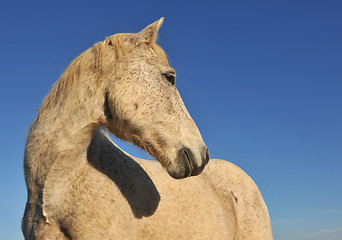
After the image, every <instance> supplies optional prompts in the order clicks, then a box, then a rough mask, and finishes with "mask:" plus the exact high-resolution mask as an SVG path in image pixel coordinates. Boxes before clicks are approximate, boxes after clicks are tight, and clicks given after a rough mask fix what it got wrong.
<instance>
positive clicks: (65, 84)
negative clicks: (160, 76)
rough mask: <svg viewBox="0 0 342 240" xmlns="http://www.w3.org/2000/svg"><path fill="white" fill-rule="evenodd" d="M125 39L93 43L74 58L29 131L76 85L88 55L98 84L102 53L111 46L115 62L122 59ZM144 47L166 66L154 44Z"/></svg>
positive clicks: (109, 38)
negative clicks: (93, 62)
mask: <svg viewBox="0 0 342 240" xmlns="http://www.w3.org/2000/svg"><path fill="white" fill-rule="evenodd" d="M126 38H127V34H122V33H121V34H115V35H112V36H110V37H107V38H106V39H105V40H104V41H102V42H98V43H95V44H94V45H93V46H92V47H91V48H89V49H88V50H86V51H84V52H83V53H82V54H80V55H79V56H78V57H76V58H75V59H74V60H73V61H72V62H71V63H70V65H69V66H68V67H67V68H66V69H65V71H64V72H63V74H62V75H61V77H60V78H59V79H58V80H57V81H56V82H55V83H54V84H53V86H52V89H51V91H50V93H49V94H48V95H47V96H46V97H45V98H44V100H43V102H42V105H41V107H40V109H39V110H38V115H37V117H36V119H35V121H33V123H32V124H31V126H30V128H29V131H28V132H30V131H31V129H32V127H33V125H34V123H35V122H37V120H38V119H39V117H40V115H41V114H42V113H44V112H45V110H46V109H48V108H50V107H51V106H54V105H56V104H57V103H58V101H59V99H64V98H65V97H66V96H67V95H68V93H69V92H70V91H71V89H72V88H73V87H74V86H75V84H76V83H77V81H78V79H79V76H80V73H81V69H82V68H83V67H84V66H85V65H86V64H88V62H87V61H86V59H87V57H88V56H89V54H93V56H94V58H95V64H94V65H93V68H94V69H93V70H94V72H95V78H96V83H97V84H98V83H99V82H100V80H101V75H102V61H103V58H104V51H105V47H106V46H107V45H113V46H114V47H115V50H116V55H117V56H116V58H117V60H118V59H120V58H121V57H123V56H124V55H125V54H126V52H127V48H126V47H125V44H124V43H125V40H126ZM145 46H146V47H148V48H150V49H152V51H153V52H154V53H155V54H156V56H157V57H158V59H160V60H161V61H162V62H163V63H164V64H168V63H169V62H168V58H167V55H166V53H165V52H164V50H163V49H162V48H161V47H160V46H159V45H158V44H157V43H156V42H152V43H149V44H145Z"/></svg>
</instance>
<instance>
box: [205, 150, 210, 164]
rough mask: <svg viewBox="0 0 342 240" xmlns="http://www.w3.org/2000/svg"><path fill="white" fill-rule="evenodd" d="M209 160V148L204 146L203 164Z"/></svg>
mask: <svg viewBox="0 0 342 240" xmlns="http://www.w3.org/2000/svg"><path fill="white" fill-rule="evenodd" d="M209 160H210V155H209V149H208V148H207V147H206V150H205V164H207V163H208V162H209Z"/></svg>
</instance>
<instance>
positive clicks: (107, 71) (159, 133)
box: [99, 18, 209, 179]
mask: <svg viewBox="0 0 342 240" xmlns="http://www.w3.org/2000/svg"><path fill="white" fill-rule="evenodd" d="M162 23H163V18H161V19H160V20H158V21H156V22H154V23H153V24H151V25H149V26H147V27H146V28H144V29H143V30H142V31H140V32H139V33H136V34H132V33H122V34H116V35H113V36H110V37H108V38H107V39H106V40H105V41H104V42H102V43H101V44H102V45H103V46H104V47H103V49H102V50H101V55H103V56H102V59H103V61H102V62H101V64H99V65H101V66H100V68H101V81H103V82H104V96H105V100H104V112H105V116H106V118H105V122H104V125H105V126H106V127H107V128H108V129H109V130H110V131H111V132H112V133H113V134H114V135H116V136H117V137H119V138H121V139H123V140H125V141H128V142H131V143H133V144H135V145H137V146H138V147H141V148H143V149H144V150H146V151H147V152H148V153H149V154H151V155H152V156H153V157H154V158H155V159H156V160H158V161H159V162H160V163H161V164H162V165H163V166H164V167H165V168H166V169H167V171H168V173H169V174H170V175H171V176H172V177H173V178H177V179H179V178H185V177H189V176H195V175H198V174H200V173H201V172H202V170H203V169H204V167H205V165H206V164H207V163H208V161H209V152H208V148H207V146H206V145H205V143H204V142H203V139H202V137H201V134H200V132H199V130H198V128H197V126H196V124H195V122H194V121H193V119H192V118H191V116H190V114H189V113H188V111H187V109H186V107H185V106H184V103H183V101H182V98H181V97H180V94H179V92H178V90H177V88H176V72H175V70H174V69H173V68H172V67H170V66H169V62H168V59H167V56H166V54H165V52H164V51H163V49H162V48H161V47H160V46H158V45H157V44H156V39H157V33H158V30H159V28H160V26H161V25H162Z"/></svg>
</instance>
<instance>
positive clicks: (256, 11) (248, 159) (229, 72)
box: [0, 0, 342, 240]
mask: <svg viewBox="0 0 342 240" xmlns="http://www.w3.org/2000/svg"><path fill="white" fill-rule="evenodd" d="M121 2H122V3H116V1H96V2H95V1H53V2H52V1H35V2H33V1H2V3H1V7H0V27H1V28H0V29H1V37H0V51H1V55H0V66H1V87H0V104H1V110H2V111H1V118H0V126H1V134H0V147H1V158H0V161H1V166H2V167H1V168H0V188H1V192H2V194H1V198H0V239H9V240H11V239H22V235H21V232H20V221H21V217H22V214H23V211H24V206H25V202H26V188H25V184H24V177H23V169H22V162H23V150H24V144H25V136H26V132H27V129H28V126H29V125H30V123H31V122H32V120H33V119H34V117H35V115H36V111H35V110H36V109H38V108H39V106H40V104H41V101H42V99H43V98H44V96H45V95H46V94H47V93H48V92H49V89H50V88H51V86H52V84H53V83H54V82H55V81H56V80H57V79H58V77H59V76H60V75H61V73H62V72H63V71H64V69H65V68H66V66H67V65H68V64H69V63H70V62H71V61H72V59H73V58H75V57H76V56H77V55H79V54H80V53H82V52H83V51H84V50H86V49H87V48H88V47H90V46H91V45H92V44H94V43H95V42H98V41H102V40H103V39H104V38H105V37H106V36H109V35H112V34H114V33H118V32H137V31H139V30H140V29H142V28H143V27H144V26H146V25H148V24H150V23H152V22H153V21H155V20H157V19H159V18H160V17H162V16H164V17H165V22H164V25H163V27H162V28H161V30H160V32H159V33H160V38H159V43H160V45H161V46H162V47H163V48H164V49H165V50H166V52H167V53H168V55H169V57H170V60H171V64H172V66H173V67H174V68H175V69H176V70H177V76H178V79H177V85H178V88H179V91H180V93H181V95H182V97H183V100H184V102H185V104H186V106H187V108H188V110H189V112H190V114H191V115H192V117H193V118H194V120H195V121H196V123H197V125H198V127H199V129H200V131H201V133H202V136H203V138H204V140H205V142H206V143H207V145H208V147H209V150H210V154H211V157H212V158H223V159H226V160H228V161H231V162H233V163H235V164H237V165H238V166H240V167H241V168H242V169H243V170H245V171H246V172H247V173H248V174H249V175H250V176H251V177H252V178H253V179H254V180H255V182H256V183H257V185H258V186H259V188H260V190H261V192H262V194H263V196H264V199H265V201H266V203H267V205H268V208H269V212H270V216H271V221H272V226H273V233H274V237H275V239H278V240H290V239H291V240H307V239H308V240H309V239H310V240H321V239H324V240H337V239H339V240H340V239H342V188H341V183H342V174H341V169H342V125H341V122H342V108H341V104H342V94H341V93H342V67H341V64H342V44H341V43H342V31H341V29H342V14H341V11H342V2H341V1H314V0H310V1H281V2H280V1H206V2H201V1H167V2H165V3H164V2H161V1H136V0H132V1H121ZM184 2H186V3H184ZM119 145H120V146H121V147H122V148H124V149H125V150H127V151H129V152H130V153H132V154H133V155H136V156H140V157H145V158H149V157H148V156H147V155H146V154H145V153H144V152H142V151H141V150H138V149H136V148H134V147H132V146H130V145H127V144H125V143H123V142H120V143H119Z"/></svg>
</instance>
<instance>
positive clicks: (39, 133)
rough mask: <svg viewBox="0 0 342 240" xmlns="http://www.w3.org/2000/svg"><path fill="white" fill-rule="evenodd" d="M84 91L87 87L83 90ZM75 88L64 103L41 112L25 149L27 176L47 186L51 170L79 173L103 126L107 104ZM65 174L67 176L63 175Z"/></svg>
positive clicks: (94, 93) (94, 95)
mask: <svg viewBox="0 0 342 240" xmlns="http://www.w3.org/2000/svg"><path fill="white" fill-rule="evenodd" d="M83 88H84V86H83ZM83 92H87V91H85V90H84V89H81V88H75V89H74V90H73V91H71V92H70V93H69V94H68V95H67V96H66V97H65V98H64V99H63V100H61V101H59V102H57V103H56V104H54V105H52V106H50V107H49V108H48V109H45V110H44V112H41V113H40V114H39V115H38V117H37V118H36V120H35V123H34V124H33V126H32V129H31V131H30V134H29V137H28V139H27V143H26V148H25V174H26V175H29V177H30V178H31V180H32V181H34V182H35V183H38V185H40V186H43V185H44V182H45V180H46V177H47V175H48V173H49V172H50V169H51V166H52V165H53V170H54V171H64V174H67V172H69V171H72V170H75V169H76V168H77V167H79V166H80V165H81V164H82V163H81V162H80V160H81V159H83V160H84V161H85V158H81V157H79V156H80V155H82V154H86V151H87V146H88V145H89V143H90V140H91V138H92V136H93V133H94V132H95V130H96V129H97V128H98V126H99V125H101V119H102V118H103V109H102V108H103V101H102V100H101V99H99V98H100V97H99V96H96V95H98V93H96V92H95V91H94V92H93V93H92V94H90V96H89V91H88V92H87V93H88V96H87V97H84V96H82V94H83ZM62 174H63V173H62Z"/></svg>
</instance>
